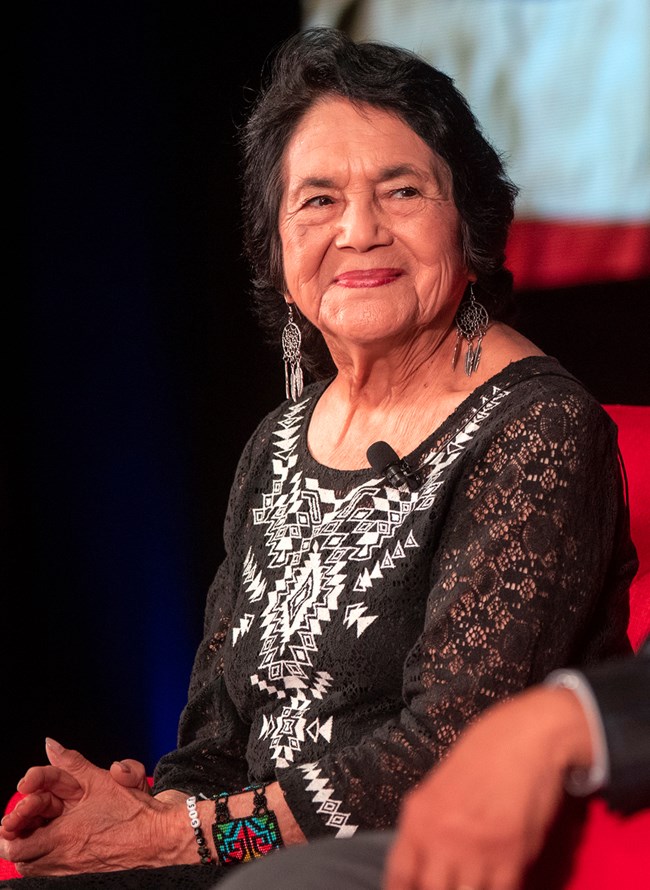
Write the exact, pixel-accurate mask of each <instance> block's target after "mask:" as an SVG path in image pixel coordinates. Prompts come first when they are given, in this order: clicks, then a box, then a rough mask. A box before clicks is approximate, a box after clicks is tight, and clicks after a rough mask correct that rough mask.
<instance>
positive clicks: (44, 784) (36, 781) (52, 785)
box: [17, 766, 81, 800]
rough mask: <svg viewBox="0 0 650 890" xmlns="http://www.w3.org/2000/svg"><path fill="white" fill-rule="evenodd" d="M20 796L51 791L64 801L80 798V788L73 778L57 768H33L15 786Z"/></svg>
mask: <svg viewBox="0 0 650 890" xmlns="http://www.w3.org/2000/svg"><path fill="white" fill-rule="evenodd" d="M17 790H18V791H20V793H21V794H31V793H33V792H35V791H52V792H53V793H54V794H56V795H58V796H59V797H62V798H65V799H66V800H70V799H77V798H79V797H80V796H81V786H80V785H79V782H77V780H76V779H75V778H73V777H72V776H71V775H70V774H69V773H67V772H65V771H64V770H61V769H59V768H58V767H57V766H33V767H31V768H30V769H28V770H27V772H26V773H25V775H24V776H23V778H22V779H21V780H20V782H19V783H18V786H17Z"/></svg>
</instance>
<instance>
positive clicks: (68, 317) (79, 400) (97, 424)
mask: <svg viewBox="0 0 650 890" xmlns="http://www.w3.org/2000/svg"><path fill="white" fill-rule="evenodd" d="M224 9H225V7H223V5H222V4H218V3H216V2H214V3H210V4H208V3H184V4H171V3H161V2H128V3H127V2H120V0H115V2H112V3H108V2H103V0H97V2H92V3H86V2H70V0H68V2H65V0H59V2H24V3H22V4H21V5H20V7H19V14H18V19H17V23H16V26H15V31H14V38H15V45H16V47H17V49H18V54H17V55H18V58H19V61H18V63H17V66H16V72H15V74H16V83H17V84H18V90H17V95H18V99H19V106H20V108H19V114H18V117H17V123H18V125H17V132H18V133H19V136H20V138H19V141H18V142H19V152H18V153H19V157H18V160H17V163H16V165H15V168H12V169H9V172H8V179H9V180H10V182H9V186H11V187H13V185H14V184H16V183H17V184H18V186H19V188H18V192H19V194H20V202H19V206H18V208H17V210H16V215H15V218H14V220H13V224H12V225H11V230H12V233H14V234H15V235H16V236H17V237H16V241H15V248H14V242H13V240H11V239H10V241H9V247H10V253H11V257H10V260H15V261H16V263H17V265H18V269H19V285H18V286H17V287H16V288H15V290H14V289H12V291H11V293H10V294H9V297H8V299H7V305H8V308H10V309H11V310H12V312H11V314H10V315H9V316H8V317H9V319H10V323H9V324H8V325H7V326H6V328H5V353H6V354H7V355H11V356H13V357H12V358H11V361H10V363H9V365H8V371H7V380H8V383H9V387H8V390H9V399H8V400H7V403H6V409H7V410H6V411H5V421H6V426H5V430H6V434H5V437H3V438H4V445H5V449H4V451H5V453H4V457H3V470H4V482H5V499H4V503H5V505H6V512H5V513H4V518H5V526H6V534H5V535H3V540H4V541H6V542H7V545H8V546H7V548H6V550H7V552H6V558H5V559H4V560H3V565H4V566H5V569H6V572H3V576H4V577H3V588H4V591H3V596H2V611H1V613H0V614H1V615H2V637H3V639H4V640H5V641H6V643H8V647H7V648H6V649H5V653H4V654H5V658H4V660H3V661H4V664H3V669H2V672H1V674H0V678H1V679H0V692H1V696H2V708H1V711H0V713H2V714H3V725H2V727H1V731H0V750H1V751H2V755H1V758H2V759H1V761H0V799H6V798H7V797H8V796H9V795H10V793H11V792H12V791H13V789H14V787H15V783H16V781H17V779H18V778H19V777H20V776H21V775H22V773H23V772H24V770H25V769H26V768H27V767H28V766H29V765H31V764H33V763H41V762H44V753H43V739H44V737H45V736H46V735H51V736H53V737H54V738H56V739H58V740H59V741H60V742H62V743H63V744H64V745H67V746H71V747H77V748H79V749H80V750H81V751H83V752H84V753H85V754H86V755H87V756H88V757H90V758H91V759H92V760H94V761H95V762H97V763H98V764H100V765H102V766H106V765H108V764H109V763H110V762H111V761H112V760H113V759H115V758H120V757H125V756H130V757H136V758H139V759H141V760H143V761H144V762H145V764H146V765H147V767H148V770H149V771H151V770H152V769H153V765H154V763H155V760H156V759H157V757H159V756H160V755H161V754H162V753H164V752H165V751H166V750H168V749H169V748H170V747H173V745H174V742H175V731H176V720H177V716H178V712H179V710H180V708H181V707H182V704H183V702H184V698H185V693H186V688H187V680H188V675H189V671H190V667H191V661H192V656H193V652H194V649H195V647H196V645H197V643H198V641H199V639H200V635H201V621H202V609H203V602H204V597H205V592H206V590H207V587H208V585H209V583H210V581H211V579H212V577H213V575H214V572H215V570H216V568H217V565H218V563H219V561H220V559H221V557H222V554H223V548H222V541H221V524H222V521H223V515H224V511H225V506H226V499H227V495H228V489H229V487H230V482H231V479H232V476H233V473H234V469H235V465H236V462H237V458H238V456H239V453H240V451H241V448H242V447H243V445H244V443H245V441H246V439H247V438H248V436H249V435H250V433H251V432H252V431H253V429H254V427H255V426H256V424H257V423H258V421H259V420H260V419H261V417H262V416H263V414H264V413H265V412H266V411H268V410H269V409H270V408H272V407H273V406H274V405H275V404H277V402H278V401H279V400H281V399H282V398H283V396H284V392H283V391H284V380H283V371H282V366H281V361H280V357H279V353H277V352H276V351H274V350H272V349H270V348H269V347H267V346H265V345H264V343H263V341H262V339H261V336H260V334H259V332H258V330H257V327H256V324H255V322H254V320H253V318H252V315H251V312H250V304H249V300H248V298H247V287H248V277H247V269H246V266H245V264H244V262H243V260H242V258H241V255H240V218H239V211H238V200H239V181H238V175H239V174H238V166H237V151H236V144H235V143H236V130H237V126H238V124H239V123H240V122H241V120H242V115H243V113H244V109H245V103H246V99H247V97H250V95H251V94H252V92H254V90H255V87H256V85H257V83H258V76H259V72H260V69H261V66H262V64H263V61H264V59H265V58H266V56H267V54H268V52H269V51H270V50H271V49H272V48H273V47H274V46H275V45H276V44H277V43H278V42H279V41H281V40H282V39H284V38H285V37H286V36H288V35H289V34H291V33H293V32H294V31H295V30H296V29H297V28H298V27H299V24H300V11H299V4H298V3H292V2H287V0H284V2H282V3H275V4H270V3H259V4H248V5H247V4H245V3H243V2H241V3H238V4H229V5H228V20H227V22H226V21H224V20H223V14H224V12H223V10H224ZM14 178H15V182H14ZM648 285H649V282H648V281H647V280H646V281H636V282H614V283H607V284H602V285H593V284H592V285H589V286H586V287H579V288H572V289H570V290H553V291H545V292H526V293H521V294H520V295H519V297H520V300H519V302H520V319H519V327H520V329H522V330H523V331H524V332H525V333H526V334H527V335H528V336H530V337H531V338H532V339H533V340H535V341H536V342H537V343H538V344H539V345H540V346H541V347H542V348H543V349H545V350H546V351H547V352H549V353H551V354H553V355H556V356H557V357H558V358H559V359H560V360H561V361H562V362H563V363H564V364H565V366H566V367H568V368H569V370H571V371H573V372H574V373H575V374H576V375H577V376H579V377H580V378H581V379H582V380H583V381H584V382H585V384H586V385H587V387H588V388H589V389H591V391H592V392H593V393H594V395H596V397H597V398H599V399H600V400H601V401H602V402H605V403H621V404H647V403H649V402H650V391H649V384H648V376H649V375H648V350H647V339H648V336H649V335H650V329H649V327H648V320H649V319H648V309H647V307H648V298H649V297H650V288H649V286H648Z"/></svg>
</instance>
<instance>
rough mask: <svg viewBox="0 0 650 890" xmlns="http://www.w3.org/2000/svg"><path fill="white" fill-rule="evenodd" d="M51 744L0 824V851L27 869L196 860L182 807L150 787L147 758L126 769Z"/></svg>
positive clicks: (54, 871)
mask: <svg viewBox="0 0 650 890" xmlns="http://www.w3.org/2000/svg"><path fill="white" fill-rule="evenodd" d="M46 751H47V754H48V758H49V760H50V764H51V766H49V767H34V768H33V769H32V770H29V771H28V773H27V775H26V776H25V779H24V780H23V782H21V783H20V784H21V789H20V790H21V791H22V790H23V789H25V790H26V791H27V797H26V798H25V799H24V800H23V801H22V802H21V803H19V805H18V807H17V810H18V813H17V815H16V817H15V818H14V819H13V820H12V819H10V818H9V816H10V815H12V814H9V816H7V817H5V820H3V825H2V829H1V830H0V856H2V857H4V858H5V859H8V860H10V861H12V862H15V863H16V866H17V868H18V870H19V872H20V873H21V874H24V875H43V874H48V875H63V874H73V873H76V872H89V871H90V872H92V871H113V870H117V869H125V868H135V867H138V866H160V865H170V864H172V863H174V862H194V861H196V850H195V847H196V844H195V842H194V835H193V833H192V831H191V829H190V827H189V822H188V820H187V813H186V812H185V811H184V807H179V805H178V804H177V803H176V804H174V803H171V802H163V801H161V800H157V799H156V798H153V797H152V796H151V795H150V794H149V792H148V790H146V791H145V790H144V786H146V784H147V782H146V775H145V771H144V767H143V766H142V764H139V763H138V762H137V761H126V762H125V765H126V766H127V768H128V770H125V769H123V768H122V767H120V766H119V765H118V766H116V765H115V764H114V765H113V767H112V768H111V771H110V772H109V771H108V770H102V769H99V768H98V767H96V766H94V765H93V764H92V763H90V762H89V761H88V760H86V759H85V758H84V757H83V756H82V755H81V754H80V753H79V752H77V751H72V750H67V749H65V748H63V747H62V746H61V745H59V744H58V743H57V742H54V741H53V740H51V739H48V742H47V744H46ZM7 820H8V821H7ZM186 823H187V824H186ZM21 826H22V829H21ZM25 826H27V828H25Z"/></svg>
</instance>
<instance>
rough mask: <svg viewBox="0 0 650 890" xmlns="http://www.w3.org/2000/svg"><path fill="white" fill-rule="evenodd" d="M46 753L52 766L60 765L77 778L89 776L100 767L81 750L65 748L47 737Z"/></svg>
mask: <svg viewBox="0 0 650 890" xmlns="http://www.w3.org/2000/svg"><path fill="white" fill-rule="evenodd" d="M45 753H46V754H47V757H48V760H49V761H50V763H51V764H52V766H57V767H59V768H60V769H62V770H64V771H65V772H67V773H69V774H70V775H71V776H73V777H74V778H76V779H77V780H79V779H82V778H84V777H87V776H88V774H89V773H96V772H99V768H98V767H96V766H95V765H94V764H92V763H91V762H90V761H89V760H86V758H85V757H84V756H83V754H80V753H79V751H74V750H73V749H72V748H64V747H63V745H61V744H60V743H59V742H57V741H55V740H54V739H51V738H47V739H45Z"/></svg>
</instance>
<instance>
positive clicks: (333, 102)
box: [279, 98, 473, 345]
mask: <svg viewBox="0 0 650 890" xmlns="http://www.w3.org/2000/svg"><path fill="white" fill-rule="evenodd" d="M283 172H284V194H283V198H282V202H281V205H280V219H279V228H280V238H281V241H282V251H283V262H284V275H285V281H286V285H287V299H288V300H289V301H290V302H295V304H296V305H297V306H298V308H299V309H300V311H301V312H302V313H303V315H305V316H306V317H307V318H308V319H309V320H310V321H311V322H312V324H314V325H316V327H317V328H318V329H319V330H320V331H321V332H322V333H323V334H324V336H325V338H326V340H327V341H328V342H330V343H331V342H332V341H334V342H337V341H338V342H340V343H341V344H344V343H346V342H348V343H358V344H369V343H380V342H384V341H395V342H404V341H408V340H409V339H413V338H417V337H418V336H419V335H421V334H422V332H423V331H431V330H432V329H433V330H434V331H435V330H437V329H440V330H446V329H447V328H448V326H449V325H450V324H451V321H452V319H453V316H454V313H455V311H456V308H457V306H458V303H459V301H460V299H461V297H462V295H463V292H464V290H465V287H466V284H467V280H468V277H470V276H469V275H468V272H467V269H466V267H465V265H464V262H463V257H462V251H461V246H460V218H459V215H458V211H457V210H456V206H455V204H454V202H453V199H452V189H451V174H450V172H449V169H448V167H447V165H446V164H445V162H444V161H443V160H442V159H441V158H440V157H438V156H437V155H436V154H434V153H433V152H432V151H431V149H430V148H429V147H428V146H427V145H426V143H425V142H423V140H422V139H421V138H420V137H419V136H418V135H417V134H416V133H414V131H413V130H411V128H410V127H408V126H407V125H406V124H405V123H404V122H403V121H402V120H401V119H400V118H398V117H397V116H396V115H393V114H390V113H389V112H386V111H383V110H380V109H377V108H374V107H373V106H370V105H362V106H358V107H357V106H354V105H352V104H351V103H350V102H348V101H347V100H345V99H340V98H327V99H324V100H322V101H320V102H319V103H317V104H316V105H314V106H313V107H312V108H311V109H310V111H309V112H308V113H307V114H306V115H305V117H304V118H303V119H302V121H301V122H300V124H299V126H298V128H297V129H296V132H295V133H294V135H293V137H292V139H291V140H290V142H289V144H288V146H287V150H286V154H285V158H284V171H283ZM472 277H473V276H472ZM384 345H389V344H388V343H384Z"/></svg>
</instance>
